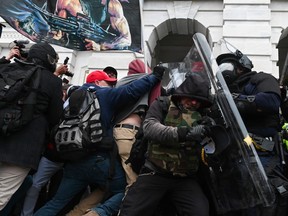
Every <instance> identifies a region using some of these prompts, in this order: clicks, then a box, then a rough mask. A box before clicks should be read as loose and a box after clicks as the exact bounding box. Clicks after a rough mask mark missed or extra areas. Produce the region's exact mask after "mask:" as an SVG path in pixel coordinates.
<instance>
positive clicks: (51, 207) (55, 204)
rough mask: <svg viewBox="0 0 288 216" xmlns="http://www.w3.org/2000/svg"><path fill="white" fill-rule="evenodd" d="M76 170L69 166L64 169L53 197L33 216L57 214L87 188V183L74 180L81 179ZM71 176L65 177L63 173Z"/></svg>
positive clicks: (81, 180)
mask: <svg viewBox="0 0 288 216" xmlns="http://www.w3.org/2000/svg"><path fill="white" fill-rule="evenodd" d="M77 171H78V170H77V168H76V167H75V169H74V168H73V166H70V167H69V168H68V169H67V168H64V175H63V178H62V180H61V183H60V185H59V188H58V190H57V192H56V194H55V196H54V197H53V198H52V199H51V200H50V201H49V202H47V203H46V204H45V205H44V206H43V207H42V208H40V209H39V210H38V211H37V212H36V213H35V214H34V216H52V215H57V213H58V212H59V211H60V210H61V209H62V208H63V207H64V206H65V205H66V204H67V203H68V202H69V201H70V200H71V199H72V198H73V197H74V196H75V195H76V194H77V193H78V192H80V191H81V190H82V189H85V187H87V186H88V183H87V181H85V180H83V179H80V178H76V176H79V177H82V176H81V174H79V173H77ZM67 172H68V173H69V174H71V176H75V177H74V178H73V177H69V176H66V175H65V173H67Z"/></svg>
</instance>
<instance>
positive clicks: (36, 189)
mask: <svg viewBox="0 0 288 216" xmlns="http://www.w3.org/2000/svg"><path fill="white" fill-rule="evenodd" d="M62 166H63V164H62V163H57V162H53V161H51V160H49V159H47V158H46V157H43V156H42V158H41V160H40V162H39V165H38V169H37V172H36V173H34V175H33V184H32V186H31V187H30V189H29V190H28V191H27V194H26V197H25V200H24V204H23V208H22V212H21V216H32V215H33V212H34V208H35V205H36V203H37V200H38V197H39V193H40V190H41V189H42V187H43V186H44V185H46V183H47V182H48V181H49V180H50V178H51V177H52V176H53V175H54V174H55V173H56V172H57V171H58V170H59V169H61V168H62Z"/></svg>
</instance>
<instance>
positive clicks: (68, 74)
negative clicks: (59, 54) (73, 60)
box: [63, 57, 74, 77]
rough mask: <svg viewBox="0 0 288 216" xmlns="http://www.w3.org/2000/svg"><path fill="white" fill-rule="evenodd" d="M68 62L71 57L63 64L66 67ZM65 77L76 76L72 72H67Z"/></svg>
mask: <svg viewBox="0 0 288 216" xmlns="http://www.w3.org/2000/svg"><path fill="white" fill-rule="evenodd" d="M68 61H69V57H66V58H65V60H64V63H63V64H64V65H67V63H68ZM65 75H66V76H69V77H73V76H74V74H73V73H71V72H70V71H67V72H66V73H65Z"/></svg>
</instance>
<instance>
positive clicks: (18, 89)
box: [0, 61, 42, 136]
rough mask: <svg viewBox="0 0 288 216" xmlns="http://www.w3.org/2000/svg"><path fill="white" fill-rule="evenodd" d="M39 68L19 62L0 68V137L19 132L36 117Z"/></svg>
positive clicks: (3, 65)
mask: <svg viewBox="0 0 288 216" xmlns="http://www.w3.org/2000/svg"><path fill="white" fill-rule="evenodd" d="M41 68H42V67H41V66H36V65H34V64H32V63H26V62H20V61H19V62H15V63H11V64H2V65H1V66H0V128H1V129H0V136H9V135H11V134H13V133H14V132H17V131H19V130H21V129H22V128H23V127H24V126H25V125H27V124H28V123H29V122H30V121H31V120H33V119H34V118H35V117H36V116H37V115H36V114H35V112H34V110H35V105H36V104H37V93H38V91H39V90H38V88H39V85H40V75H41V73H40V72H38V71H40V70H41Z"/></svg>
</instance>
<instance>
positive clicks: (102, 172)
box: [91, 156, 127, 216]
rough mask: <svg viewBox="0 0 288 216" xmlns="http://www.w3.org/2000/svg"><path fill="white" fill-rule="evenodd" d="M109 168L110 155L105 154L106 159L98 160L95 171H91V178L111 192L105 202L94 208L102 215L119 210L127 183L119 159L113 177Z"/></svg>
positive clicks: (111, 213)
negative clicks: (110, 175)
mask: <svg viewBox="0 0 288 216" xmlns="http://www.w3.org/2000/svg"><path fill="white" fill-rule="evenodd" d="M109 168H110V157H109V156H108V157H107V156H104V160H102V161H99V162H97V163H96V164H95V168H94V170H93V172H91V180H92V181H93V182H94V183H96V182H97V181H98V184H99V185H100V186H101V187H102V186H104V187H105V188H106V190H107V192H108V193H109V194H111V196H110V197H109V198H108V199H107V200H105V202H103V203H101V204H100V205H98V206H96V207H95V208H92V210H93V211H95V212H97V213H98V214H99V215H101V216H102V215H103V216H106V215H107V216H108V215H113V214H116V213H117V212H118V211H119V208H120V204H121V201H122V199H123V196H124V193H125V188H126V185H127V183H126V178H125V174H124V172H123V169H122V166H121V164H120V162H119V161H118V160H116V161H115V171H114V175H113V177H112V179H109ZM101 182H102V183H101Z"/></svg>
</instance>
